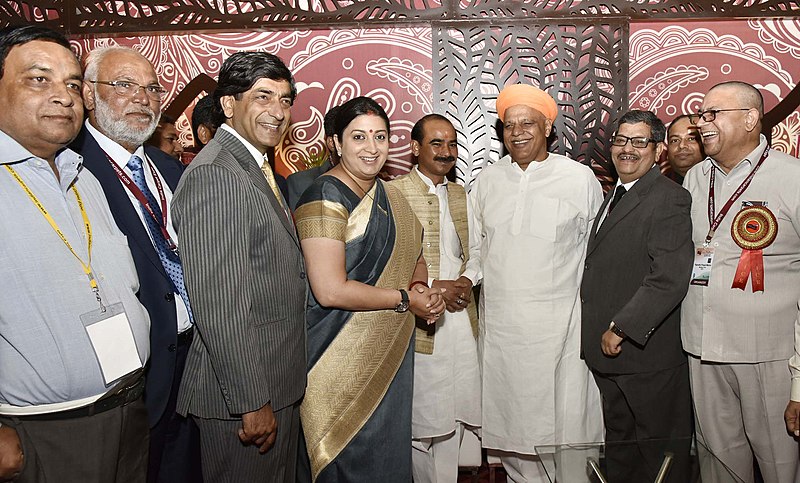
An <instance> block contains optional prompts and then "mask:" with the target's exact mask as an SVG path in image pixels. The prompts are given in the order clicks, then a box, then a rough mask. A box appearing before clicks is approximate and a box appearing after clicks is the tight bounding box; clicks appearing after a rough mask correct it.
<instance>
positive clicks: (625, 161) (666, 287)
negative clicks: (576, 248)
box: [581, 110, 694, 483]
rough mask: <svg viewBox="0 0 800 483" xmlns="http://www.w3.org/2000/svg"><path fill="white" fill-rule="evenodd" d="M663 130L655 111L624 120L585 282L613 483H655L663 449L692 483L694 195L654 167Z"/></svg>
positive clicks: (590, 359)
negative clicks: (687, 300) (689, 318)
mask: <svg viewBox="0 0 800 483" xmlns="http://www.w3.org/2000/svg"><path fill="white" fill-rule="evenodd" d="M665 132H666V129H665V127H664V123H663V122H661V120H659V119H658V118H657V117H656V116H655V114H653V113H652V112H649V111H635V110H634V111H630V112H628V113H626V114H625V115H624V116H622V118H621V119H620V123H619V128H618V130H617V133H616V134H615V135H614V137H613V138H612V147H611V157H612V160H613V162H614V167H615V168H616V170H617V174H619V180H618V181H617V186H616V187H615V189H614V190H612V191H610V192H609V193H608V195H607V196H606V198H605V201H604V202H603V205H602V206H601V208H600V212H599V213H598V214H597V216H596V217H595V221H594V226H593V227H592V231H591V233H590V236H589V247H588V250H587V255H586V263H585V270H584V274H583V282H582V284H581V300H582V302H583V308H582V331H581V336H582V337H581V350H582V353H583V356H584V358H585V360H586V364H587V365H588V366H589V368H590V369H591V370H592V372H593V374H594V377H595V381H596V382H597V386H598V387H599V388H600V393H601V395H602V398H603V416H604V420H605V424H606V445H607V446H606V460H607V467H608V480H609V481H654V479H655V477H656V474H657V473H658V470H659V467H660V466H661V464H662V461H663V458H664V456H663V455H664V454H665V451H670V452H673V453H674V456H675V460H674V462H673V464H672V469H671V471H670V473H669V475H670V477H669V480H668V481H675V482H681V483H683V482H685V481H689V475H688V473H687V471H688V468H689V467H688V450H689V445H690V441H691V436H692V412H691V402H690V394H689V373H688V367H687V359H686V355H685V354H684V353H683V351H682V350H681V338H680V327H679V324H680V303H681V300H682V299H683V297H684V295H686V291H687V288H688V286H689V278H690V275H691V271H692V259H693V252H694V250H693V246H692V240H691V235H692V223H691V218H690V214H689V207H690V205H691V198H690V196H689V193H688V192H687V191H686V190H685V189H683V188H682V187H680V186H678V185H677V184H675V183H673V182H672V181H670V180H668V179H667V178H666V177H663V176H661V173H660V171H659V169H658V165H657V164H656V161H657V160H658V158H659V156H660V155H661V153H662V151H663V150H664V148H665V146H664V136H665ZM623 195H624V196H623ZM653 440H657V441H653ZM670 440H671V441H670ZM622 442H635V443H633V444H625V443H622Z"/></svg>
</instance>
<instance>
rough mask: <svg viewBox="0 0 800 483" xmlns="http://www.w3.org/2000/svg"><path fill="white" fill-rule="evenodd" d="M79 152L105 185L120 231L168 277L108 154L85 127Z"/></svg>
mask: <svg viewBox="0 0 800 483" xmlns="http://www.w3.org/2000/svg"><path fill="white" fill-rule="evenodd" d="M80 152H81V154H82V155H83V159H84V164H86V165H87V166H91V169H90V171H91V172H92V174H94V176H95V178H97V180H98V181H99V182H100V184H101V185H102V186H103V191H104V192H105V193H106V199H107V200H108V205H109V207H110V208H111V213H113V214H114V221H116V222H117V225H118V226H119V229H120V230H121V231H122V232H124V233H125V234H126V235H127V236H128V238H129V239H130V240H132V241H133V242H134V243H136V244H137V245H138V246H139V248H141V250H142V252H144V253H145V255H147V258H148V259H149V260H150V263H152V264H153V266H155V267H156V268H157V269H158V271H159V272H161V274H162V275H164V277H167V278H168V276H167V273H166V272H165V271H164V265H163V264H162V263H161V259H160V258H159V257H158V253H157V252H156V249H155V247H153V242H152V241H151V240H150V235H149V234H148V233H147V229H146V228H145V227H144V225H143V224H142V221H141V219H140V218H139V214H138V213H137V212H136V208H134V206H133V205H132V204H131V202H130V199H129V198H128V193H127V191H125V187H124V186H122V183H121V182H120V180H119V178H117V175H116V173H114V169H113V168H112V167H111V164H109V163H110V161H109V159H108V157H107V156H106V153H105V152H104V151H103V150H102V149H101V148H100V145H99V144H97V141H96V140H95V139H94V137H92V135H91V134H89V132H88V131H86V130H85V128H84V137H83V143H82V145H81V147H80Z"/></svg>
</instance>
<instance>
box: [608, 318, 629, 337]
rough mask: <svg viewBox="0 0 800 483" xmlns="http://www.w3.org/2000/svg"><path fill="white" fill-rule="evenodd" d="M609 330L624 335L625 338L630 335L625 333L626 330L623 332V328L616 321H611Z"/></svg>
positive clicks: (617, 334) (619, 335)
mask: <svg viewBox="0 0 800 483" xmlns="http://www.w3.org/2000/svg"><path fill="white" fill-rule="evenodd" d="M608 330H610V331H611V332H613V333H614V334H615V335H616V336H618V337H622V338H623V339H624V338H626V337H628V336H627V335H625V332H623V331H622V329H620V328H619V326H618V325H617V324H615V323H614V322H611V325H609V326H608Z"/></svg>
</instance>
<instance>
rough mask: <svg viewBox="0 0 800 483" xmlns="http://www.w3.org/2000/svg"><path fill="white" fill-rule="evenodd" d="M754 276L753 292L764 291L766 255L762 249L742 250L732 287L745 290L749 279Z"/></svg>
mask: <svg viewBox="0 0 800 483" xmlns="http://www.w3.org/2000/svg"><path fill="white" fill-rule="evenodd" d="M749 277H752V279H753V280H752V284H753V293H755V292H763V291H764V257H763V256H762V254H761V250H742V255H741V256H740V257H739V264H738V265H737V266H736V275H734V277H733V285H731V288H738V289H741V290H744V288H745V287H746V286H747V279H748V278H749Z"/></svg>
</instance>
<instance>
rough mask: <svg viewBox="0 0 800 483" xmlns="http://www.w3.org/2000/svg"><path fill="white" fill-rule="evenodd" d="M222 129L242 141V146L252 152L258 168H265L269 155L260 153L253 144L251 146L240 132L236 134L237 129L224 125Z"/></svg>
mask: <svg viewBox="0 0 800 483" xmlns="http://www.w3.org/2000/svg"><path fill="white" fill-rule="evenodd" d="M220 129H224V130H225V131H227V132H229V133H231V134H233V136H234V137H235V138H236V139H238V140H239V141H240V142H241V143H242V144H244V147H246V148H247V150H248V151H250V154H251V155H252V156H253V159H255V160H256V164H258V167H259V168H260V167H261V166H263V165H264V163H266V162H268V161H267V155H266V154H262V153H260V152H259V151H258V149H256V147H255V146H253V145H252V144H250V142H249V141H247V140H246V139H245V138H243V137H242V136H241V135H240V134H239V133H238V132H236V129H234V128H232V127H231V126H229V125H228V124H222V125H221V126H220Z"/></svg>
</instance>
